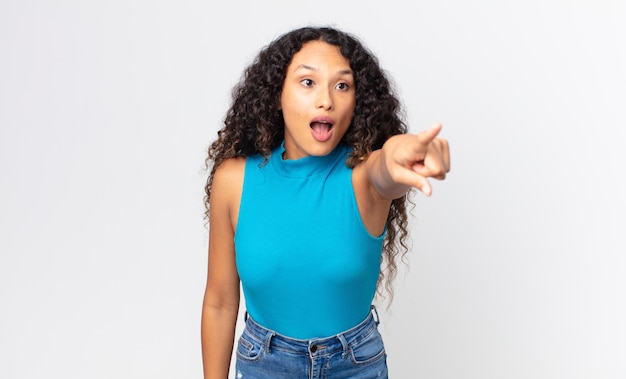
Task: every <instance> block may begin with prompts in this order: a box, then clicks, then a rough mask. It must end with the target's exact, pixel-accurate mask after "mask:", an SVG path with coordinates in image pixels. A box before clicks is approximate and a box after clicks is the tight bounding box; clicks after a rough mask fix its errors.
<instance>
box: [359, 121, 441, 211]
mask: <svg viewBox="0 0 626 379" xmlns="http://www.w3.org/2000/svg"><path fill="white" fill-rule="evenodd" d="M440 131H441V124H436V125H434V126H432V127H430V128H429V129H426V130H424V131H422V132H420V133H418V134H399V135H396V136H393V137H391V138H389V139H388V140H387V142H385V144H384V145H383V147H382V149H380V150H377V151H375V152H373V153H372V155H371V156H370V157H369V159H367V161H366V162H365V167H364V168H365V171H366V172H367V173H368V175H367V176H368V178H369V182H370V184H371V186H373V188H374V189H375V190H376V192H377V193H378V195H379V196H380V197H381V198H382V199H388V200H391V199H396V198H399V197H401V196H403V195H405V194H406V193H407V192H408V191H409V190H410V189H411V188H412V187H414V188H417V189H418V190H420V191H422V192H423V193H424V194H425V195H426V196H430V195H431V193H432V186H431V185H430V183H429V181H428V178H435V179H439V180H443V179H445V177H446V174H447V173H448V172H449V171H450V151H449V146H448V141H447V140H445V139H443V138H436V137H437V135H438V134H439V132H440Z"/></svg>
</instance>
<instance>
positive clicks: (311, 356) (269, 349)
mask: <svg viewBox="0 0 626 379" xmlns="http://www.w3.org/2000/svg"><path fill="white" fill-rule="evenodd" d="M440 129H441V126H440V125H435V126H433V127H431V128H429V129H427V130H425V131H423V132H421V133H419V134H417V135H411V134H406V132H407V128H406V125H405V123H404V122H403V121H402V119H401V109H400V104H399V101H398V100H397V98H396V96H395V95H394V94H393V91H392V89H391V86H390V83H389V81H388V79H387V78H386V77H385V75H384V73H383V71H382V69H381V68H380V66H379V64H378V62H377V60H376V58H375V57H374V56H373V55H372V54H371V53H370V52H369V51H368V50H367V49H366V48H365V47H364V46H363V45H362V44H361V43H360V42H359V41H358V40H357V39H356V38H355V37H353V36H351V35H349V34H347V33H344V32H341V31H339V30H336V29H332V28H313V27H307V28H301V29H297V30H294V31H291V32H289V33H287V34H285V35H283V36H281V37H279V38H278V39H276V40H275V41H273V42H272V43H271V44H269V45H268V46H266V47H265V48H264V49H263V50H262V51H261V52H260V53H259V55H258V56H257V58H256V60H255V61H254V62H253V63H252V64H251V65H250V66H249V67H248V69H247V70H246V72H245V74H244V77H243V78H242V80H241V82H240V84H239V85H238V86H237V87H235V89H234V91H233V102H232V106H231V108H230V109H229V110H228V112H227V115H226V118H225V121H224V127H223V128H222V129H221V130H220V131H219V132H218V139H217V140H216V141H215V142H213V144H212V145H211V146H210V148H209V151H208V158H207V166H208V167H211V172H210V175H209V178H208V180H207V185H206V188H205V189H206V199H205V204H206V209H207V212H206V216H207V218H208V219H209V223H210V234H209V267H208V278H207V287H206V292H205V296H204V304H203V312H202V350H203V361H204V375H205V378H226V377H227V375H228V370H229V364H230V358H231V354H232V349H233V343H234V337H235V336H234V333H235V325H236V318H237V314H238V309H239V286H240V284H241V286H242V288H243V293H244V297H245V300H246V310H247V312H246V315H247V317H246V327H245V330H244V332H243V334H242V336H241V337H240V338H239V340H238V343H237V347H236V350H237V354H236V355H237V367H236V370H237V377H241V378H290V379H294V378H317V377H324V378H381V377H382V378H384V377H387V366H386V354H385V351H384V347H383V344H382V340H381V338H380V334H379V333H378V331H377V325H378V320H377V318H376V317H374V316H375V315H374V313H373V312H371V310H372V309H374V308H373V306H372V305H371V304H372V301H373V298H374V296H375V294H376V292H377V290H380V289H381V288H380V287H381V286H382V287H387V289H388V290H389V291H391V280H392V279H393V277H394V274H395V268H396V262H395V257H396V256H397V254H398V253H404V252H406V247H405V245H404V243H403V241H404V238H405V237H406V235H407V215H406V202H407V197H406V196H407V193H408V192H409V191H410V190H411V189H412V188H417V189H419V190H421V191H422V192H423V193H424V194H426V195H427V196H429V195H430V194H431V191H432V189H431V186H430V184H429V182H428V179H427V178H429V177H432V178H437V179H444V178H445V176H446V173H447V172H448V171H449V169H450V159H449V152H448V143H447V141H446V140H444V139H439V138H436V137H437V135H438V133H439V131H440ZM381 263H382V269H381Z"/></svg>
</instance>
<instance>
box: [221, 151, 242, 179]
mask: <svg viewBox="0 0 626 379" xmlns="http://www.w3.org/2000/svg"><path fill="white" fill-rule="evenodd" d="M245 167H246V158H245V157H237V158H229V159H227V160H225V161H224V162H222V163H220V165H219V166H217V168H216V169H215V173H214V174H213V180H214V181H215V180H217V179H219V180H220V181H231V180H236V179H237V177H239V176H242V178H243V173H244V170H245Z"/></svg>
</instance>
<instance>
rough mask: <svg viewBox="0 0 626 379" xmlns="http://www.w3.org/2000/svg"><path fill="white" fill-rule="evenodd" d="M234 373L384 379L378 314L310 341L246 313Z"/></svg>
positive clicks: (239, 377)
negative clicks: (287, 334)
mask: <svg viewBox="0 0 626 379" xmlns="http://www.w3.org/2000/svg"><path fill="white" fill-rule="evenodd" d="M372 310H373V311H374V313H375V312H376V309H375V308H374V307H373V306H372ZM235 372H236V379H266V378H267V379H283V378H284V379H318V378H319V379H322V378H323V379H339V378H350V379H370V378H381V379H385V378H387V377H388V376H387V355H386V353H385V347H384V345H383V341H382V338H381V336H380V333H379V332H378V317H376V318H374V315H373V314H372V312H370V314H369V315H368V317H367V318H366V319H365V320H364V321H363V322H361V323H360V324H359V325H357V326H355V327H354V328H352V329H350V330H347V331H345V332H343V333H339V334H337V335H336V336H332V337H328V338H317V339H311V340H298V339H293V338H288V337H285V336H282V335H280V334H278V333H276V332H274V331H271V330H269V329H266V328H264V327H262V326H261V325H259V324H257V323H256V322H255V321H254V320H252V318H250V317H248V318H247V320H246V326H245V329H244V331H243V333H242V335H241V337H240V338H239V342H238V343H237V362H236V370H235Z"/></svg>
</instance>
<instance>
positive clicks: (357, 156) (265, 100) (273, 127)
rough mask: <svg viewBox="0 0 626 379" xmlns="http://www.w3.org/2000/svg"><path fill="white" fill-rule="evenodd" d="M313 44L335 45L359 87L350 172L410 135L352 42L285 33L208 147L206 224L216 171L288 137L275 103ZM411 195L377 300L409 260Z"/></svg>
mask: <svg viewBox="0 0 626 379" xmlns="http://www.w3.org/2000/svg"><path fill="white" fill-rule="evenodd" d="M309 41H323V42H326V43H328V44H331V45H335V46H338V47H339V49H340V51H341V54H342V55H343V56H344V57H345V58H346V59H347V60H348V61H349V62H350V68H351V69H352V71H353V75H354V80H355V98H356V99H355V100H356V105H355V109H354V115H353V118H352V124H351V125H350V127H349V128H348V130H347V132H346V133H345V135H344V137H343V141H344V142H345V143H346V144H348V145H349V146H350V147H351V148H352V153H351V155H350V156H349V157H348V159H347V161H346V164H347V165H348V166H349V167H351V168H353V167H354V166H356V165H357V164H359V163H360V162H362V161H363V160H365V159H366V158H367V156H368V155H369V154H370V153H371V152H372V151H374V150H376V149H380V148H381V147H382V146H383V144H384V143H385V141H387V139H388V138H389V137H391V136H393V135H396V134H402V133H406V132H407V126H406V123H405V121H404V118H405V115H404V111H403V109H402V106H401V104H400V101H399V100H398V98H397V96H396V94H395V91H394V88H392V85H391V82H390V80H389V79H388V78H387V76H386V74H385V72H384V71H383V70H382V68H381V67H380V65H379V63H378V59H377V58H376V57H375V56H374V55H373V54H372V53H371V52H370V51H369V50H368V49H367V48H366V47H365V46H364V45H363V44H362V43H361V42H360V41H359V40H358V39H357V38H356V37H354V36H352V35H350V34H348V33H345V32H342V31H340V30H337V29H334V28H330V27H304V28H300V29H296V30H293V31H291V32H288V33H286V34H284V35H282V36H281V37H279V38H277V39H276V40H274V41H273V42H272V43H270V44H269V45H267V46H266V47H264V48H263V49H261V51H260V52H259V54H258V55H257V57H256V58H255V60H254V61H253V62H252V64H251V65H250V66H248V68H247V69H246V70H245V71H244V74H243V76H242V78H241V80H240V82H239V83H238V84H237V85H236V86H235V87H234V88H233V91H232V102H231V106H230V108H229V109H228V111H227V113H226V116H225V118H224V126H223V128H222V129H220V130H219V131H218V133H217V139H216V140H215V141H214V142H213V143H212V144H211V145H210V147H209V148H208V156H207V158H206V161H205V164H206V168H207V170H210V174H209V176H208V179H207V182H206V185H205V193H206V194H205V197H204V204H205V209H206V211H205V219H206V220H207V221H208V219H209V217H210V210H209V200H210V196H211V188H212V185H213V175H214V173H215V170H216V168H217V167H218V166H219V165H220V164H221V163H222V162H224V161H225V160H227V159H229V158H234V157H246V156H249V155H254V154H260V155H262V156H263V157H265V158H266V159H267V158H269V156H270V154H271V152H272V150H273V149H274V148H276V147H277V146H278V145H280V143H281V142H282V140H283V138H284V126H285V124H284V120H283V117H282V113H281V111H280V110H279V107H278V104H279V101H280V95H281V91H282V86H283V82H284V80H285V76H286V73H287V67H288V66H289V64H290V62H291V60H292V57H293V56H294V54H296V53H297V52H298V51H300V49H301V48H302V46H303V45H304V44H305V43H307V42H309ZM409 203H410V200H409V198H408V195H405V196H403V197H400V198H398V199H394V200H393V201H392V203H391V208H390V211H389V215H388V217H387V233H386V236H385V240H384V242H383V254H382V258H381V270H380V274H379V278H378V285H377V292H378V295H380V296H382V297H386V296H385V294H384V293H383V291H382V288H385V289H386V292H387V294H388V295H389V299H388V300H389V302H391V300H392V299H393V283H392V282H393V279H394V278H395V276H396V273H397V258H398V256H400V258H404V255H405V254H406V253H407V251H408V245H407V237H408V231H407V225H408V217H407V204H409Z"/></svg>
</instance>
